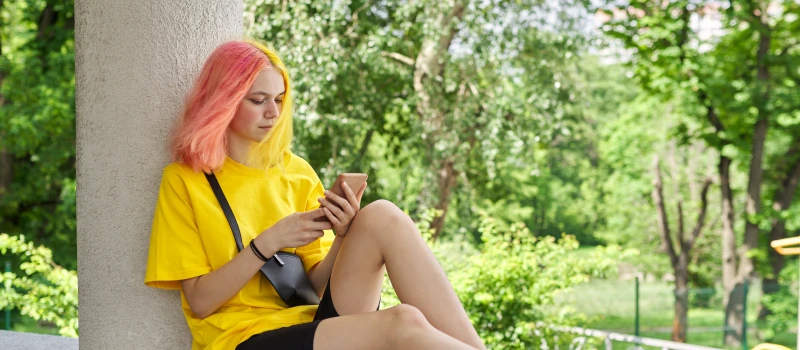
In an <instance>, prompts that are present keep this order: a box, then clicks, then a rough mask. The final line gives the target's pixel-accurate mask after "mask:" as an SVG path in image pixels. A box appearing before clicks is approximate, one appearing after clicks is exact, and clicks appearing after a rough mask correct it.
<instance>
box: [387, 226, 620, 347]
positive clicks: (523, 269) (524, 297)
mask: <svg viewBox="0 0 800 350" xmlns="http://www.w3.org/2000/svg"><path fill="white" fill-rule="evenodd" d="M430 218H431V217H430V216H429V217H428V219H430ZM418 226H419V227H421V228H422V229H423V232H425V229H426V228H428V227H429V221H426V220H420V221H419V222H418ZM479 233H480V235H481V237H482V240H483V242H484V243H483V245H482V246H481V247H480V248H478V249H476V248H474V247H473V246H472V245H470V244H468V243H466V242H463V241H445V242H443V241H436V242H429V244H430V246H431V249H432V251H433V253H434V255H436V257H437V258H438V259H439V261H440V262H441V264H442V266H443V267H444V269H445V272H446V273H447V275H448V277H449V279H450V281H451V283H452V284H453V287H454V288H455V290H456V294H457V295H458V297H459V299H460V300H461V302H462V304H463V305H464V308H465V309H466V311H467V314H468V315H469V316H470V318H471V320H472V323H473V325H474V326H475V327H476V329H477V330H478V334H479V335H480V336H481V338H482V339H483V340H484V342H486V344H487V346H488V347H489V348H497V349H526V348H530V347H531V346H532V345H534V344H540V343H541V342H542V341H544V342H546V343H547V344H550V345H553V344H555V342H560V343H561V346H566V345H568V344H569V342H568V341H567V340H569V337H564V334H561V340H558V338H556V334H557V332H555V331H554V330H553V329H551V328H549V327H547V326H548V325H559V326H564V325H574V324H576V322H578V321H579V320H581V319H582V318H581V316H580V314H579V313H578V312H577V311H576V310H572V309H570V308H569V307H564V306H560V305H557V304H556V296H557V295H559V293H563V292H565V291H568V290H569V289H570V288H572V287H573V286H576V285H578V284H580V283H583V282H586V281H588V279H589V278H590V277H604V276H607V275H608V274H610V273H612V272H613V271H614V269H615V267H616V264H617V263H618V261H620V259H623V258H627V257H629V256H631V255H634V254H635V252H634V251H631V250H622V249H621V248H619V247H618V246H609V247H607V248H599V249H596V250H595V251H594V252H593V253H592V254H591V255H590V256H579V255H577V254H572V253H573V252H574V251H575V249H577V248H578V242H577V241H576V240H575V238H574V237H572V236H563V237H562V238H561V239H559V240H556V239H554V238H553V237H544V238H537V237H535V236H533V235H532V234H531V233H530V231H529V230H528V229H527V228H526V227H525V226H524V225H523V224H521V223H515V224H511V225H506V224H504V223H503V222H502V221H498V220H495V219H493V218H490V217H488V216H486V215H485V214H484V215H481V225H480V226H479ZM423 235H424V234H423ZM384 281H385V282H384V293H383V295H382V307H389V306H393V305H396V304H398V303H399V300H397V297H396V296H395V295H394V293H393V292H392V290H391V283H390V281H389V280H388V279H385V280H384ZM537 325H538V326H537ZM565 341H566V343H564V342H565Z"/></svg>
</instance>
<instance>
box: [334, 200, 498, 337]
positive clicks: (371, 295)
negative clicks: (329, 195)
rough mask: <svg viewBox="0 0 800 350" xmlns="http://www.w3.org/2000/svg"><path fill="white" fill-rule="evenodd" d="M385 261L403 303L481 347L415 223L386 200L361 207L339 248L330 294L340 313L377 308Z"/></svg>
mask: <svg viewBox="0 0 800 350" xmlns="http://www.w3.org/2000/svg"><path fill="white" fill-rule="evenodd" d="M384 264H385V268H386V269H387V270H388V272H389V279H391V281H392V286H393V287H394V289H395V292H397V296H398V298H400V301H401V302H403V303H404V304H408V305H412V306H414V307H416V308H417V309H419V310H420V311H421V312H422V314H423V315H424V316H425V318H426V319H427V320H428V322H430V324H431V325H432V326H433V327H435V328H436V329H438V330H440V331H442V332H444V333H445V334H447V335H449V336H451V337H453V338H455V339H458V340H460V341H461V342H463V343H466V344H469V345H471V346H472V347H475V348H478V349H485V346H484V345H483V342H482V341H481V339H480V337H479V336H478V334H477V332H475V328H473V327H472V323H471V322H470V321H469V318H468V317H467V314H466V312H465V311H464V307H463V305H462V304H461V301H459V300H458V297H457V296H456V294H455V292H454V291H453V287H452V285H451V284H450V281H449V280H448V279H447V276H446V275H445V273H444V270H443V269H442V267H441V266H440V265H439V262H438V261H437V260H436V257H434V256H433V253H431V251H430V249H429V248H428V246H427V244H425V241H424V240H423V239H422V237H421V236H420V234H419V231H418V230H417V228H416V225H415V224H414V222H413V221H412V220H411V218H409V217H408V216H407V215H406V214H405V213H403V211H401V210H400V209H399V208H397V206H395V205H394V204H393V203H391V202H389V201H385V200H379V201H376V202H374V203H371V204H369V205H367V206H366V207H364V208H363V209H361V211H359V213H358V215H356V218H355V219H354V220H353V222H352V223H351V225H350V229H349V231H348V233H347V236H345V239H344V241H343V242H342V246H341V248H339V254H338V255H337V257H336V262H335V264H334V266H333V272H332V274H331V296H332V298H333V304H334V305H335V306H336V310H337V311H338V312H339V314H340V315H351V314H356V313H363V312H369V311H374V310H375V308H376V307H377V303H378V298H379V296H380V292H381V285H382V282H383V273H384Z"/></svg>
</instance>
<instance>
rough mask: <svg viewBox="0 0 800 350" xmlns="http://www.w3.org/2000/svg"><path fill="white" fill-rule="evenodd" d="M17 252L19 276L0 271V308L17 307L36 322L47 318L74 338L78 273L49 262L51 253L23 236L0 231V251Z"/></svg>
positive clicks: (76, 319)
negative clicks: (0, 287)
mask: <svg viewBox="0 0 800 350" xmlns="http://www.w3.org/2000/svg"><path fill="white" fill-rule="evenodd" d="M8 252H10V253H11V254H14V255H17V256H18V257H19V258H20V260H21V261H23V262H22V264H20V268H21V270H22V273H23V274H22V275H20V276H17V274H15V273H13V272H6V273H3V274H0V282H2V284H3V286H4V288H2V289H0V309H5V308H12V309H19V310H20V312H21V313H22V314H23V315H26V316H29V317H31V318H33V319H35V320H37V321H49V322H53V323H55V324H56V326H58V327H59V328H60V329H59V333H60V334H61V335H63V336H67V337H73V338H77V337H78V274H77V273H76V272H75V271H72V270H67V269H64V268H62V267H61V266H58V265H56V264H55V263H53V252H52V251H51V250H50V249H47V248H45V247H43V246H39V247H36V246H34V245H33V242H25V236H22V235H20V236H9V235H7V234H5V233H3V234H0V254H2V255H5V254H7V253H8Z"/></svg>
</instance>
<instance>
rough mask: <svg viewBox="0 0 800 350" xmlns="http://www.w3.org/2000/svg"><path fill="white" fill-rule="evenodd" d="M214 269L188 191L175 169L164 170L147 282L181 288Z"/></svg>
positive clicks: (168, 287) (149, 254) (151, 235)
mask: <svg viewBox="0 0 800 350" xmlns="http://www.w3.org/2000/svg"><path fill="white" fill-rule="evenodd" d="M209 272H211V264H210V263H209V260H208V256H207V255H206V252H205V248H204V247H203V243H202V240H201V239H200V231H199V230H198V229H197V222H196V220H195V216H194V210H193V209H192V206H191V202H190V201H189V195H188V191H187V189H186V184H185V183H184V181H183V179H182V178H181V177H180V176H179V175H178V174H177V173H175V172H173V171H169V170H166V169H165V170H164V172H163V174H162V177H161V186H160V189H159V192H158V202H157V203H156V210H155V214H154V216H153V226H152V230H151V231H150V248H149V250H148V256H147V270H146V273H145V279H144V283H145V284H146V285H147V286H150V287H155V288H163V289H180V288H181V286H180V281H181V280H185V279H189V278H193V277H197V276H201V275H204V274H206V273H209Z"/></svg>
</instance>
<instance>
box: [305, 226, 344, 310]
mask: <svg viewBox="0 0 800 350" xmlns="http://www.w3.org/2000/svg"><path fill="white" fill-rule="evenodd" d="M343 239H344V238H343V237H342V236H337V237H336V238H335V239H334V240H333V244H332V245H331V249H330V250H328V255H325V258H324V259H322V261H320V262H319V264H317V265H316V266H314V267H312V268H311V270H308V279H309V280H310V281H311V285H312V286H314V290H315V291H316V292H317V295H319V296H320V298H321V297H322V293H323V292H325V286H326V285H327V284H328V279H330V278H331V271H333V263H334V262H336V255H338V254H339V247H340V246H341V245H342V240H343Z"/></svg>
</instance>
